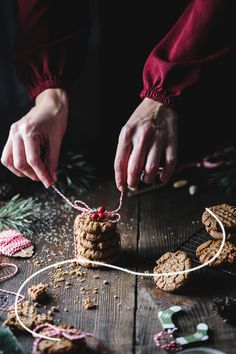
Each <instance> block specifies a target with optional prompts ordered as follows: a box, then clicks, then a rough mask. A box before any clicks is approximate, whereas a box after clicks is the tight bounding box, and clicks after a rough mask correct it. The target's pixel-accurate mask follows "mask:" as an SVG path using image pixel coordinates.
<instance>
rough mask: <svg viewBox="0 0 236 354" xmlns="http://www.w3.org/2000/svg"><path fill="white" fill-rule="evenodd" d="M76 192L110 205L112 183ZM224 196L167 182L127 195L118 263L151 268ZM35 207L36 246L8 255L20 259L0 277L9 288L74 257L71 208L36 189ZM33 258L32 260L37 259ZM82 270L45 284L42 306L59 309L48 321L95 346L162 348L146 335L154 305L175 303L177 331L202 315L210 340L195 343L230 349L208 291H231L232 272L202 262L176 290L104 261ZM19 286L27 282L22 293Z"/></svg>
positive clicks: (233, 338) (153, 325)
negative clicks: (48, 287)
mask: <svg viewBox="0 0 236 354" xmlns="http://www.w3.org/2000/svg"><path fill="white" fill-rule="evenodd" d="M81 198H82V199H83V200H85V201H86V202H87V203H88V204H89V205H90V206H91V207H93V206H95V207H96V206H98V205H100V204H104V205H105V206H106V207H107V208H109V209H110V210H111V209H114V208H116V207H117V204H118V200H119V193H118V192H117V190H116V188H115V186H114V185H113V183H111V182H109V181H108V182H107V181H104V182H103V183H101V184H99V185H97V186H96V188H94V190H91V191H90V192H89V193H88V194H85V195H83V196H82V197H81ZM223 201H225V202H227V201H229V200H226V199H225V198H224V196H222V195H219V194H217V193H215V192H213V193H212V192H211V191H209V192H206V191H204V192H199V193H198V194H196V195H194V196H190V195H189V194H188V191H187V189H185V188H183V189H180V190H173V189H172V187H171V186H168V185H167V186H166V187H164V188H163V189H160V190H157V191H153V192H152V193H149V194H147V195H146V194H143V195H140V196H137V197H133V198H126V199H125V200H124V205H123V208H122V210H121V221H120V223H119V230H120V233H121V239H122V247H123V254H122V261H121V265H122V266H123V267H125V268H129V269H132V270H139V271H142V272H143V271H152V270H153V267H154V264H155V260H156V259H157V258H158V257H159V256H160V255H162V254H163V253H164V252H166V251H170V250H175V249H176V247H178V245H180V243H181V242H183V241H184V240H186V239H187V238H188V237H189V236H190V235H191V234H192V233H193V232H195V231H196V230H198V229H199V227H200V225H201V223H200V220H201V215H202V212H203V210H204V208H205V207H206V206H211V205H214V204H217V203H222V202H223ZM231 202H233V201H231ZM36 213H37V215H38V218H39V221H38V222H37V223H36V225H35V233H34V234H33V235H32V236H29V237H31V238H32V241H33V243H34V245H35V250H36V253H35V255H34V257H33V258H31V259H30V260H26V259H19V260H18V259H10V261H12V262H13V263H15V264H17V265H18V266H19V274H18V275H17V276H16V277H15V278H14V279H11V280H9V281H7V282H5V283H3V284H1V286H2V287H3V288H6V289H9V290H13V291H16V290H17V289H18V288H19V286H20V284H22V282H23V281H24V280H25V279H26V278H27V277H28V276H29V275H31V274H33V273H34V272H35V271H37V270H39V269H41V268H42V267H44V266H46V265H49V264H53V262H55V261H61V260H64V259H72V258H73V222H74V219H75V216H76V211H74V210H72V209H71V208H70V207H69V206H67V205H65V203H64V201H63V200H61V198H60V197H58V196H57V195H55V194H54V193H50V192H47V193H46V194H44V195H40V196H39V208H38V209H37V210H36ZM4 260H5V261H6V260H7V261H9V259H6V258H5V257H1V261H4ZM35 261H38V262H39V264H38V266H36V264H35ZM66 267H67V268H68V266H66ZM66 267H65V268H63V269H66ZM82 269H84V268H82ZM84 270H85V271H86V275H85V277H84V279H83V278H80V277H78V279H73V281H72V285H71V286H68V287H67V286H66V284H65V282H62V283H61V285H60V287H58V288H55V289H52V291H51V292H52V295H53V297H54V300H53V301H49V303H48V304H47V306H46V308H45V309H44V308H42V309H41V310H42V311H47V310H48V309H50V307H51V305H52V304H56V305H58V306H59V308H60V311H59V313H56V314H55V315H54V318H55V323H56V324H57V323H70V324H72V325H74V326H75V327H77V328H80V329H81V330H84V331H88V332H91V333H93V334H94V335H95V336H96V338H98V340H97V341H94V343H93V346H95V347H96V348H97V351H96V352H97V353H98V352H99V353H105V352H106V353H114V354H124V353H125V354H144V353H145V354H149V353H150V354H152V353H163V354H164V353H165V352H164V351H163V350H159V349H158V348H156V347H155V345H154V342H153V335H154V333H155V332H157V331H159V330H161V326H160V322H159V320H158V317H157V314H158V311H159V310H160V309H162V308H165V307H168V306H170V305H174V304H177V305H181V306H182V307H183V312H182V313H181V314H179V315H178V316H176V319H175V323H176V325H177V326H178V328H179V331H178V335H186V334H190V333H192V332H194V330H195V327H196V325H197V323H199V322H206V323H208V325H209V328H210V340H209V341H208V342H204V343H202V344H199V346H207V347H213V348H216V349H219V350H222V351H223V352H225V353H227V354H235V346H236V334H235V328H233V327H232V326H230V325H227V324H225V323H223V321H222V320H221V319H220V318H219V317H218V316H216V315H215V314H214V312H213V310H212V304H213V298H214V297H216V296H218V297H219V296H225V295H232V296H236V279H235V278H233V277H229V276H227V275H224V274H222V273H220V272H219V271H214V270H208V269H206V270H205V269H204V270H202V271H201V272H196V273H194V274H193V275H192V277H191V280H190V282H189V284H188V285H187V286H186V287H185V288H184V289H183V290H182V292H181V293H180V294H178V295H176V294H168V293H165V292H163V291H161V290H159V289H157V288H156V287H155V284H154V282H153V279H152V278H143V277H135V276H133V275H129V274H126V273H123V272H118V271H113V270H109V269H102V270H95V269H84ZM53 272H55V271H54V270H49V271H45V272H43V273H41V274H40V275H39V276H36V277H35V278H34V279H33V280H32V281H31V282H30V283H29V284H28V285H29V286H30V285H32V284H36V283H39V282H44V283H45V282H49V283H50V282H51V281H52V274H53ZM94 275H96V276H98V278H96V277H95V278H94ZM104 281H106V282H105V283H106V284H104ZM81 288H85V289H86V290H87V294H86V295H83V294H81ZM94 288H98V290H97V292H98V294H93V290H94ZM26 290H27V287H26V289H25V293H26ZM87 296H89V297H90V299H93V298H94V299H95V301H96V303H97V308H96V309H95V310H86V309H84V307H83V306H82V302H83V300H84V299H85V298H86V297H87ZM55 299H56V300H55ZM4 318H5V314H3V313H0V319H2V320H3V319H4ZM59 321H60V322H59ZM17 336H18V338H19V341H20V343H21V344H22V346H23V348H24V352H25V354H29V353H31V348H32V342H33V340H32V337H31V336H30V335H28V334H24V335H22V334H21V335H17Z"/></svg>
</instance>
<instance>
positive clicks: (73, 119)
mask: <svg viewBox="0 0 236 354" xmlns="http://www.w3.org/2000/svg"><path fill="white" fill-rule="evenodd" d="M188 3H189V1H187V0H185V1H173V0H162V1H161V0H159V1H158V0H156V1H153V0H151V1H146V2H145V3H143V2H136V1H130V2H129V6H127V1H106V0H103V1H101V0H100V1H99V0H92V1H90V8H91V30H90V36H89V48H88V53H87V56H86V62H85V65H84V67H82V68H81V70H80V76H79V77H78V78H76V80H75V83H74V86H73V88H72V90H71V93H70V118H69V127H68V130H67V134H66V136H65V138H64V143H63V151H66V150H71V149H73V150H74V151H80V152H83V153H84V154H85V155H86V158H87V159H88V160H89V161H91V162H92V163H94V164H95V166H96V167H97V169H98V170H100V171H104V172H105V173H109V174H112V173H113V159H114V155H115V149H116V144H117V139H118V135H119V131H120V129H121V127H122V126H123V125H124V124H125V122H126V121H127V120H128V118H129V117H130V115H131V114H132V112H133V111H134V109H135V108H136V107H137V105H138V104H139V103H140V98H139V94H140V91H141V89H142V69H143V65H144V63H145V60H146V59H147V56H148V55H149V53H150V51H151V50H152V48H153V47H154V46H155V45H156V44H157V43H158V41H160V40H161V38H163V36H164V35H165V34H166V33H167V32H168V30H169V29H170V28H171V26H172V25H173V24H174V23H175V21H176V20H177V18H178V17H179V16H180V14H181V13H182V11H183V10H184V9H185V7H186V6H187V4H188ZM15 6H16V3H15V1H14V0H10V1H8V0H3V1H1V3H0V54H1V55H0V116H1V137H0V148H1V149H2V148H3V146H4V143H5V141H6V138H7V135H8V130H9V127H10V124H11V123H12V122H13V121H15V120H17V119H19V118H20V117H21V116H22V114H24V113H25V112H27V110H28V109H29V107H30V104H31V103H30V102H28V99H27V94H26V92H25V90H24V88H23V87H22V86H21V85H20V83H19V82H18V81H17V78H16V75H15V72H14V65H13V63H12V61H11V54H12V50H13V47H14V38H15V33H16V28H17V25H16V15H15ZM65 20H66V19H65ZM231 64H232V63H229V66H228V67H227V68H226V67H224V68H220V69H219V68H217V70H216V68H214V66H212V71H211V72H210V73H209V78H208V80H207V83H208V84H206V85H205V86H204V87H201V88H196V89H195V90H192V91H191V90H190V92H189V93H188V94H187V95H185V97H183V102H182V105H181V106H180V107H179V112H178V113H179V149H178V159H179V163H182V162H187V161H193V160H197V159H200V158H201V157H202V156H204V155H205V154H208V153H210V152H214V151H216V150H218V149H220V148H222V147H224V146H226V145H228V143H229V142H230V141H231V139H232V134H230V133H232V132H233V129H232V127H231V124H232V121H233V118H234V117H233V90H231V89H230V87H231V82H230V81H231V80H233V76H232V72H231V70H232V68H231V66H230V65H231Z"/></svg>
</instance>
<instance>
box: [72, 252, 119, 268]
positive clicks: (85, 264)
mask: <svg viewBox="0 0 236 354" xmlns="http://www.w3.org/2000/svg"><path fill="white" fill-rule="evenodd" d="M120 256H121V251H120V250H119V251H117V252H116V253H115V254H114V255H113V256H112V257H107V258H103V259H88V258H86V257H83V256H81V255H78V256H77V257H78V261H77V262H78V264H80V265H82V266H83V267H86V268H102V267H103V266H102V265H100V264H93V263H89V262H88V260H93V261H97V262H102V263H106V264H117V263H118V261H119V260H120ZM83 260H85V261H86V262H83Z"/></svg>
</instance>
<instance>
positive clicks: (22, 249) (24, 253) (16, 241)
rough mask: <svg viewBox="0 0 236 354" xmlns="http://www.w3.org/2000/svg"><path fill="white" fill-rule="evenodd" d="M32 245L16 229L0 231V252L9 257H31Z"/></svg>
mask: <svg viewBox="0 0 236 354" xmlns="http://www.w3.org/2000/svg"><path fill="white" fill-rule="evenodd" d="M33 249H34V247H33V245H32V242H31V241H30V240H28V239H27V238H25V237H24V236H23V235H22V234H21V233H20V232H19V231H17V230H12V229H9V230H4V231H2V232H0V254H2V255H4V256H9V257H31V256H32V254H33Z"/></svg>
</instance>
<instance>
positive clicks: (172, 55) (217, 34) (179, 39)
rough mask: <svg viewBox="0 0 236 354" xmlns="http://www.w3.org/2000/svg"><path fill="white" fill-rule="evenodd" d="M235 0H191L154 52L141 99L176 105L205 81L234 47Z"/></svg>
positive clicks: (146, 69)
mask: <svg viewBox="0 0 236 354" xmlns="http://www.w3.org/2000/svg"><path fill="white" fill-rule="evenodd" d="M232 13H233V1H232V0H227V1H225V0H191V1H190V3H189V5H188V6H187V8H186V9H185V10H184V12H183V13H182V15H181V16H180V18H179V19H178V21H177V22H176V24H175V25H174V26H173V27H172V29H171V30H170V31H169V32H168V33H167V35H166V36H165V37H164V38H163V40H162V41H161V42H160V43H159V44H158V45H157V46H156V47H155V48H154V49H153V50H152V52H151V53H150V55H149V57H148V59H147V61H146V63H145V66H144V71H143V90H142V91H141V94H140V96H141V98H144V97H149V98H151V99H153V100H156V101H159V102H162V103H163V104H165V105H167V106H170V107H175V106H176V105H177V104H178V103H179V101H180V99H181V97H182V96H183V94H184V93H185V92H186V91H187V90H188V89H189V88H191V87H194V86H195V85H196V84H199V82H200V81H202V80H204V78H205V77H206V74H207V70H208V69H209V66H210V65H211V64H212V63H215V62H219V61H220V62H221V65H222V64H223V63H222V58H223V59H224V58H225V57H226V56H228V55H229V53H232V51H233V47H234V35H233V33H234V28H233V23H234V20H233V15H232Z"/></svg>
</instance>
